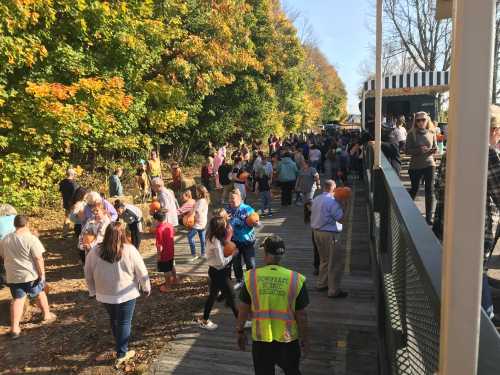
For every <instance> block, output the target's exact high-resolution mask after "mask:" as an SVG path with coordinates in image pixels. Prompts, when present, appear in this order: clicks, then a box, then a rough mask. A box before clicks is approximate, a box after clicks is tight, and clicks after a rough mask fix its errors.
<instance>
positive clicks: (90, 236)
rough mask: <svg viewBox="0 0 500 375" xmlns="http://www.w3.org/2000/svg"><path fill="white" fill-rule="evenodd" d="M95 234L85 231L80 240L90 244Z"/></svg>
mask: <svg viewBox="0 0 500 375" xmlns="http://www.w3.org/2000/svg"><path fill="white" fill-rule="evenodd" d="M95 238H96V237H95V235H94V234H92V233H85V234H84V235H83V238H82V242H83V244H84V245H90V244H91V243H92V242H94V241H95Z"/></svg>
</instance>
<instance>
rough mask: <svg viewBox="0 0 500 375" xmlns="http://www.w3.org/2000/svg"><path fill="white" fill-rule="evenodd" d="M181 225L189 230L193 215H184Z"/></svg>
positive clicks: (192, 224) (192, 223) (191, 225)
mask: <svg viewBox="0 0 500 375" xmlns="http://www.w3.org/2000/svg"><path fill="white" fill-rule="evenodd" d="M182 225H184V226H185V227H186V228H187V229H191V228H192V227H193V226H194V214H191V215H184V216H183V217H182Z"/></svg>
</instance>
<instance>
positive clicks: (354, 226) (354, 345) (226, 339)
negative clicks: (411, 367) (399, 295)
mask: <svg viewBox="0 0 500 375" xmlns="http://www.w3.org/2000/svg"><path fill="white" fill-rule="evenodd" d="M363 189H364V185H363V184H362V183H357V184H356V186H355V189H354V190H355V194H354V197H355V198H354V205H352V210H351V212H350V217H351V220H350V224H349V225H346V228H345V231H344V235H343V237H342V239H341V241H342V242H343V245H344V246H346V250H347V257H346V273H345V277H344V279H343V288H344V290H346V291H348V292H349V296H348V298H346V299H344V300H332V299H328V298H327V296H326V293H325V292H321V293H320V292H317V291H316V290H315V279H316V278H315V276H313V273H312V271H313V266H312V246H311V231H310V229H309V228H308V226H305V225H304V223H303V208H302V207H295V206H293V207H289V208H285V209H283V210H281V211H280V207H279V206H276V207H275V209H276V212H275V215H274V216H273V217H272V218H265V219H263V220H262V222H263V227H262V228H260V229H259V231H258V239H260V240H261V239H262V238H263V237H265V236H267V235H269V234H278V235H280V236H282V237H283V238H284V240H285V243H286V245H287V252H286V254H285V257H284V262H283V265H284V266H286V267H289V268H292V269H294V270H296V271H299V272H301V273H302V274H304V275H305V276H306V278H307V287H308V291H309V295H310V305H309V307H308V309H307V311H308V314H309V327H310V336H311V353H310V354H309V357H308V358H307V359H305V360H304V361H303V362H302V364H301V371H302V374H304V375H327V374H328V375H344V374H348V375H358V374H359V375H361V374H363V375H365V374H367V375H368V374H376V373H377V354H376V353H377V338H376V319H375V303H374V293H373V284H372V280H371V276H370V265H369V242H368V224H367V212H366V210H367V206H366V202H365V197H364V190H363ZM252 202H253V197H250V203H252ZM275 204H276V202H275ZM179 249H180V251H178V250H179ZM188 253H189V251H188V250H187V240H186V238H185V236H182V237H180V238H178V240H177V247H176V254H188ZM261 255H262V254H261V252H259V255H258V257H257V265H261V264H262V257H261ZM176 258H178V257H177V255H176ZM187 259H188V256H187V255H184V256H180V259H179V262H177V264H178V265H177V269H178V272H179V273H183V274H187V275H196V276H200V275H202V276H205V275H206V274H207V266H206V264H205V263H204V262H199V263H189V262H188V261H187ZM201 313H202V312H201V311H200V313H199V316H201ZM211 320H213V321H214V322H215V323H217V324H218V325H219V327H218V329H217V330H216V331H205V330H202V329H200V328H199V327H198V325H197V324H196V323H195V320H193V323H192V324H191V325H189V326H187V327H185V329H184V330H183V331H182V332H180V333H179V334H178V335H177V336H176V337H175V339H174V340H173V341H172V342H171V345H169V347H168V349H167V350H165V351H164V352H163V353H162V354H161V355H160V357H159V358H158V359H157V361H156V362H154V363H153V364H152V366H151V369H150V373H151V374H175V375H193V374H204V375H210V374H214V375H215V374H217V375H225V374H235V375H240V374H241V375H247V374H248V375H250V374H253V366H252V358H251V352H250V342H249V346H248V349H247V351H246V352H241V351H238V350H237V347H236V337H235V332H234V327H235V319H234V317H233V315H232V314H231V312H230V310H229V308H227V307H225V306H224V303H223V302H222V303H216V305H215V306H214V309H213V311H212V316H211ZM277 373H280V372H277Z"/></svg>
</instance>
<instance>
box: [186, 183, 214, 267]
mask: <svg viewBox="0 0 500 375" xmlns="http://www.w3.org/2000/svg"><path fill="white" fill-rule="evenodd" d="M196 198H197V200H196V203H195V204H194V208H193V212H194V224H193V226H192V228H191V229H190V230H189V233H188V242H189V247H190V249H191V255H192V256H193V258H192V259H191V261H195V260H197V259H198V258H199V257H198V256H197V255H196V244H195V241H194V238H195V236H196V234H198V237H199V238H200V248H201V256H202V257H205V228H206V226H207V221H208V205H209V204H210V193H209V192H208V190H207V188H206V187H205V186H203V185H197V186H196Z"/></svg>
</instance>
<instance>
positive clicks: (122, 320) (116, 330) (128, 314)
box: [103, 299, 135, 358]
mask: <svg viewBox="0 0 500 375" xmlns="http://www.w3.org/2000/svg"><path fill="white" fill-rule="evenodd" d="M103 305H104V307H105V308H106V311H107V312H108V314H109V319H110V321H111V331H112V332H113V337H114V338H115V343H116V357H117V358H121V357H124V356H125V354H126V353H127V351H128V340H129V339H130V331H131V328H132V317H133V316H134V309H135V299H131V300H130V301H127V302H123V303H117V304H111V303H103Z"/></svg>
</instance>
